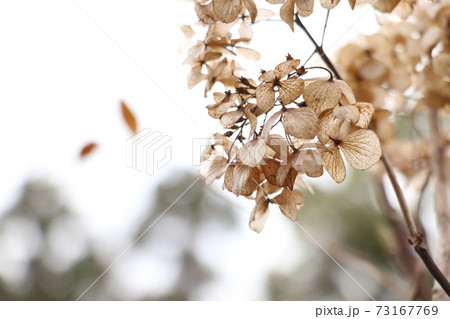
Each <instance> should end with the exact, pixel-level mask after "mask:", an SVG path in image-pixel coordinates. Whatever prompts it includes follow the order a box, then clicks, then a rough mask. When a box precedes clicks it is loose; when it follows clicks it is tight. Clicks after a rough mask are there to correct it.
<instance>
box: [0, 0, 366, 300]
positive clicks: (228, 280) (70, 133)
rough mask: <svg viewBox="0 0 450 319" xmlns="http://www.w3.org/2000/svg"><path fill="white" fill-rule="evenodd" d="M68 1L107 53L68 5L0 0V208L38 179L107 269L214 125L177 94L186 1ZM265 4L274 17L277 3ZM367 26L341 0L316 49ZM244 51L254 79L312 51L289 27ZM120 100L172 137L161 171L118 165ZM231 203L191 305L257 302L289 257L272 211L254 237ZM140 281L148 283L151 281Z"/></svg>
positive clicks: (317, 18) (280, 222)
mask: <svg viewBox="0 0 450 319" xmlns="http://www.w3.org/2000/svg"><path fill="white" fill-rule="evenodd" d="M257 2H258V5H259V4H260V3H262V4H263V5H264V6H268V5H267V4H266V2H265V1H257ZM77 3H78V4H79V6H80V7H81V8H83V9H84V10H85V11H86V12H87V13H88V14H89V15H90V16H91V17H92V19H93V20H95V21H96V23H97V24H98V25H99V26H101V28H102V29H103V30H104V31H105V32H106V33H107V34H108V35H109V36H110V37H111V38H112V39H113V40H114V41H115V42H116V43H117V44H116V43H114V41H113V40H112V39H111V38H109V37H108V35H106V34H105V32H104V31H102V30H101V29H100V27H99V26H98V25H96V24H95V23H94V22H93V21H92V20H91V19H90V18H89V17H88V16H87V15H86V13H85V12H83V10H82V9H81V8H80V7H78V6H77V4H76V3H75V2H73V1H71V0H53V1H48V0H47V1H31V0H30V1H2V2H0V30H1V31H0V45H1V50H0V97H1V99H0V103H1V105H2V106H1V109H2V111H3V112H2V115H1V116H0V145H1V147H2V157H1V163H2V165H0V176H1V182H0V211H4V210H5V209H6V208H7V207H9V206H10V205H11V204H12V203H13V202H14V199H15V198H16V196H17V191H18V190H19V189H20V187H21V185H22V184H23V183H24V181H25V180H26V179H28V178H30V177H38V178H39V177H43V178H49V179H50V180H51V181H53V182H54V183H55V184H56V185H58V186H60V187H61V191H62V192H63V193H64V195H65V196H66V197H67V199H68V201H69V202H70V204H71V206H73V208H74V209H75V211H76V212H77V213H79V214H81V215H82V216H83V218H84V220H85V222H86V227H87V228H88V231H89V233H90V234H91V235H92V236H93V237H95V238H96V239H98V240H99V241H100V242H101V243H102V244H103V246H102V249H101V251H100V252H99V253H103V255H104V257H105V258H106V260H111V261H113V260H114V259H115V258H116V257H117V255H118V253H120V251H121V250H123V249H124V248H125V247H126V246H127V244H128V243H129V242H128V240H129V238H128V237H127V235H128V231H129V226H130V225H132V224H133V223H134V222H135V221H136V220H137V219H139V218H141V216H140V215H139V213H141V212H142V209H143V207H145V205H148V202H149V201H150V200H151V199H149V198H147V195H148V193H149V189H148V187H149V186H148V185H149V184H150V185H151V187H153V186H156V185H157V184H158V183H160V182H163V181H164V179H165V178H168V177H169V176H171V175H170V173H171V172H174V171H176V169H177V168H191V167H192V160H191V159H192V150H191V145H192V138H199V137H207V136H208V135H209V134H210V133H213V132H215V131H217V130H219V129H220V123H219V121H217V120H214V119H211V118H210V117H209V116H208V114H207V112H206V109H205V108H204V106H205V105H206V104H209V103H211V99H208V100H205V99H204V98H203V84H200V85H199V86H197V87H196V88H195V89H194V90H188V89H187V84H186V76H187V73H188V71H189V67H187V66H183V65H182V62H183V60H184V59H185V55H184V54H180V47H181V46H182V45H183V44H184V43H186V40H185V38H184V36H183V34H182V33H181V31H180V30H179V27H180V26H181V25H182V24H192V23H194V22H195V21H197V19H196V16H195V13H194V9H193V4H192V3H190V2H185V1H175V0H163V1H144V0H141V1H137V0H133V1H111V0H108V1H106V0H103V1H87V0H77ZM270 7H271V8H272V10H273V11H274V12H276V13H277V14H278V10H279V6H270ZM315 8H316V10H315V12H314V13H313V15H312V17H309V18H306V19H304V22H305V24H306V25H307V26H309V27H310V29H311V31H312V33H313V35H314V36H315V37H316V40H317V41H320V35H321V32H322V25H323V21H324V19H325V13H326V11H325V10H323V9H322V8H321V7H320V5H319V3H318V2H317V3H316V7H315ZM362 15H363V17H362V18H361V16H362ZM274 19H278V18H277V17H274ZM374 21H375V15H374V12H373V10H372V9H370V8H369V7H362V8H360V9H358V10H355V12H353V13H352V12H351V10H350V9H349V5H348V3H347V1H342V3H341V4H339V5H338V7H337V9H335V10H333V11H332V12H331V15H330V20H329V28H328V31H327V35H326V41H325V48H326V49H327V52H330V53H331V52H333V51H335V49H337V48H338V47H339V45H342V44H344V43H345V42H346V41H347V40H348V39H349V38H350V37H351V36H353V35H354V34H355V31H356V32H364V33H369V32H371V31H373V30H374V26H375V24H374ZM348 29H350V30H349V31H347V30H348ZM335 42H337V43H336V44H335ZM118 45H119V46H120V47H122V48H123V50H124V51H125V52H126V53H124V51H122V50H121V49H120V48H119V46H118ZM251 47H252V48H254V49H257V50H259V51H260V52H261V54H262V58H261V61H259V62H257V63H252V62H247V63H245V65H244V66H245V67H246V68H247V69H248V70H253V72H258V71H259V69H261V68H264V69H271V68H273V67H274V66H275V65H276V64H278V63H279V62H282V60H283V59H284V56H285V55H286V53H288V52H289V53H290V54H291V55H293V56H294V57H296V58H301V59H302V60H304V59H306V58H307V57H308V56H309V54H310V53H311V51H312V46H311V45H310V43H309V41H308V40H307V39H306V37H305V36H304V35H303V34H302V32H301V31H300V30H298V29H297V30H296V32H295V33H294V34H293V33H292V32H291V31H290V29H289V28H288V26H287V25H286V24H285V23H283V22H267V23H260V24H258V25H256V26H255V27H254V41H253V43H252V45H251ZM330 47H331V48H330ZM184 49H186V47H185V48H184ZM130 56H131V57H132V59H134V61H135V62H136V63H135V62H134V61H133V60H132V59H131V58H130ZM315 60H316V61H317V59H315V58H313V59H312V60H311V62H314V61H315ZM137 64H138V65H139V66H138V65H137ZM141 68H142V69H143V70H145V72H146V73H148V75H149V76H148V75H147V74H145V72H144V71H143V70H142V69H141ZM247 74H250V73H247ZM252 74H253V77H254V78H256V77H257V73H252ZM151 78H152V79H153V80H154V81H155V82H156V83H157V84H158V85H159V87H158V85H156V84H155V82H154V81H152V79H151ZM161 88H162V89H161ZM169 96H170V98H169ZM122 99H123V100H125V101H126V102H127V103H128V105H129V106H130V108H131V109H132V110H133V111H134V113H135V115H136V116H137V118H138V121H139V126H140V128H144V127H147V128H150V129H152V130H156V131H160V132H162V133H164V134H167V135H170V136H172V137H173V140H172V158H173V160H172V163H171V164H169V165H167V166H166V167H164V168H163V169H162V170H161V171H160V172H158V173H157V174H156V176H154V177H151V176H148V175H146V174H143V173H140V172H137V171H135V170H133V169H130V168H127V167H126V165H125V158H126V157H125V141H126V139H127V138H129V137H130V136H131V135H130V132H129V131H128V130H127V128H126V127H125V125H124V123H123V120H122V119H121V116H120V109H119V103H120V100H122ZM172 99H173V100H174V101H176V102H177V103H178V105H177V104H176V103H174V102H173V100H172ZM180 107H181V108H183V109H184V110H185V112H187V113H188V114H189V115H190V117H192V119H194V120H195V122H197V123H198V124H200V125H197V124H196V123H195V122H194V121H193V120H192V119H191V118H190V117H189V116H187V115H186V114H185V113H184V112H183V111H182V110H181V109H180ZM89 141H95V142H97V143H99V145H100V148H99V149H97V150H96V151H95V153H94V154H92V156H90V157H89V158H86V160H85V161H82V162H81V161H79V160H78V153H79V151H80V149H81V147H82V146H83V145H84V144H86V143H87V142H89ZM194 169H196V168H194ZM324 180H329V179H328V178H321V181H322V183H323V181H324ZM216 183H217V185H215V187H217V188H219V183H218V182H216ZM224 196H227V198H229V199H230V200H233V199H232V198H233V197H232V196H230V195H227V194H225V193H224ZM111 198H113V199H114V200H111ZM237 203H238V205H240V206H242V207H244V210H246V211H245V212H244V213H242V214H240V216H241V218H242V221H241V222H240V225H241V226H240V229H239V231H236V232H235V233H234V234H233V236H232V237H230V238H227V239H226V240H225V242H223V243H221V245H222V247H221V249H223V251H224V254H215V255H213V256H211V259H210V265H212V266H213V267H214V268H216V270H217V271H221V272H223V278H222V279H221V286H220V289H217V288H216V289H214V288H211V289H210V290H208V291H207V292H205V294H204V295H202V296H199V298H200V299H260V298H264V297H265V296H263V295H261V292H260V290H261V289H260V287H259V286H258V284H257V282H258V279H260V278H261V276H262V274H264V273H265V272H266V271H267V269H271V268H279V267H280V264H282V265H283V266H282V267H289V262H288V261H289V259H291V260H292V259H293V258H296V257H294V256H292V254H291V253H290V251H291V250H292V249H299V248H300V244H299V243H293V242H292V241H291V239H292V234H291V233H290V232H289V231H287V229H289V230H295V231H300V229H298V228H295V227H292V225H290V222H289V221H287V220H285V219H284V218H283V217H282V216H281V214H277V212H275V209H273V212H274V213H273V214H272V215H271V216H270V218H269V220H268V223H267V225H266V228H265V229H264V231H263V232H262V233H261V234H260V235H256V234H254V233H253V232H251V231H250V230H248V229H247V220H248V215H249V213H250V209H251V208H250V206H249V204H250V202H249V201H246V200H245V199H237ZM169 213H170V211H169V212H168V214H169ZM154 227H157V224H156V225H155V226H154ZM150 231H151V230H150ZM290 256H291V257H290ZM123 259H124V260H126V259H127V256H126V255H125V256H124V257H123ZM141 259H142V258H141ZM144 259H145V258H144ZM133 260H134V259H133ZM281 260H282V261H283V262H280V261H281ZM124 265H126V266H124ZM219 265H220V266H219ZM116 266H117V267H119V269H122V270H123V271H127V267H134V268H133V269H134V270H133V272H132V273H133V274H134V277H133V275H132V274H130V277H129V278H130V282H131V283H132V284H133V285H134V286H133V287H136V286H139V285H142V284H143V283H142V282H143V281H144V280H139V278H148V275H147V276H146V275H145V274H146V273H147V272H148V271H147V270H148V269H149V268H151V267H156V269H160V268H161V267H159V268H158V265H156V264H154V261H152V260H151V259H145V260H139V258H137V259H136V264H133V265H130V263H127V262H124V263H123V265H122V266H121V265H120V262H119V263H118V265H116ZM139 266H141V267H139ZM157 271H158V270H157ZM133 278H134V280H133ZM136 278H138V279H136ZM153 280H154V279H153ZM349 280H350V279H349ZM148 282H149V284H150V285H151V284H152V278H149V281H148ZM153 284H154V286H155V287H156V286H157V282H153ZM124 285H125V286H126V283H125V284H124ZM142 289H143V288H142ZM131 290H132V289H130V291H131ZM138 290H139V288H138Z"/></svg>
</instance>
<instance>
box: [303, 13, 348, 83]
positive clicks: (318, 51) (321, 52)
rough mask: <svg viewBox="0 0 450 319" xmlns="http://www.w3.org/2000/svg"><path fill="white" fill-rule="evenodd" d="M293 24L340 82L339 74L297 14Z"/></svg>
mask: <svg viewBox="0 0 450 319" xmlns="http://www.w3.org/2000/svg"><path fill="white" fill-rule="evenodd" d="M295 23H296V24H297V25H298V26H299V27H300V28H301V29H302V30H303V32H305V34H306V36H307V37H308V38H309V40H310V41H311V43H312V44H313V45H314V47H315V48H316V53H318V54H319V55H320V58H321V59H322V60H323V62H325V64H326V65H327V67H328V68H329V69H330V70H331V71H332V72H333V73H334V75H335V77H336V78H338V79H339V80H342V77H341V76H340V74H339V72H338V71H337V70H336V68H335V67H334V65H333V63H332V62H331V60H330V59H329V58H328V56H327V55H326V54H325V52H324V51H323V48H322V46H320V45H318V44H317V42H316V40H314V38H313V37H312V35H311V34H310V33H309V31H308V29H306V27H305V26H304V25H303V23H302V22H301V21H300V18H299V16H298V14H297V13H296V14H295Z"/></svg>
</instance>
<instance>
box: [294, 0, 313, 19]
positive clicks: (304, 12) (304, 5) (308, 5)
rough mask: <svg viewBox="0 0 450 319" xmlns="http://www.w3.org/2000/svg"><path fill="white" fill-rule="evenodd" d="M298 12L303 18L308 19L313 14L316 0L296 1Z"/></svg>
mask: <svg viewBox="0 0 450 319" xmlns="http://www.w3.org/2000/svg"><path fill="white" fill-rule="evenodd" d="M296 3H297V12H298V14H299V15H300V16H301V17H307V16H309V15H311V13H313V9H314V0H296Z"/></svg>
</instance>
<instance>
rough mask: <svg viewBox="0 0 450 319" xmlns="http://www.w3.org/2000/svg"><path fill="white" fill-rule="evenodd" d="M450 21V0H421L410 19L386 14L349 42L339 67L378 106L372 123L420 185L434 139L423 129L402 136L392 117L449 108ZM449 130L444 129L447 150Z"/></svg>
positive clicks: (387, 149)
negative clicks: (365, 33)
mask: <svg viewBox="0 0 450 319" xmlns="http://www.w3.org/2000/svg"><path fill="white" fill-rule="evenodd" d="M449 21H450V1H448V0H444V1H441V2H440V3H435V4H434V3H424V2H418V3H417V5H416V8H415V10H414V11H413V13H412V14H411V15H410V17H409V19H408V20H406V21H399V22H391V21H388V20H386V21H384V20H383V19H382V17H381V18H380V24H381V26H380V29H379V31H378V32H377V33H375V34H373V35H370V36H364V37H361V38H360V39H359V40H358V42H357V43H350V44H347V45H346V46H344V47H343V48H342V49H341V50H340V52H338V55H337V66H338V69H339V72H340V73H341V74H342V76H343V77H344V78H345V79H347V82H348V84H349V85H350V86H351V87H352V89H353V91H354V92H355V95H356V98H357V99H360V100H364V101H369V102H371V103H372V104H373V105H374V106H375V109H376V110H375V115H374V120H373V126H374V129H375V132H376V133H377V135H378V136H379V138H380V140H381V143H382V144H383V149H384V150H385V152H386V153H387V154H388V155H389V158H391V159H392V164H393V165H394V166H395V167H396V168H398V169H399V170H400V171H401V172H402V173H403V174H404V175H405V176H407V177H408V178H409V179H410V180H411V181H412V182H414V184H415V185H417V186H418V187H421V185H423V183H424V182H425V179H426V177H427V176H428V174H429V172H430V158H431V148H430V144H431V143H430V139H429V137H428V134H427V132H426V131H424V130H423V129H420V128H416V130H415V131H414V133H415V134H414V136H412V139H401V138H399V136H398V134H397V133H396V130H395V126H394V123H395V121H392V118H394V119H395V118H397V116H402V117H406V118H409V119H411V121H412V122H413V123H414V122H415V119H416V118H420V117H421V116H422V115H423V114H424V111H425V112H426V111H427V108H429V107H436V108H439V109H441V110H443V111H447V110H448V108H449V106H450V24H449ZM448 133H449V132H445V131H444V132H442V134H443V136H442V139H443V140H444V146H445V149H446V152H447V153H448V151H450V148H448V145H450V135H449V134H448ZM448 161H449V162H450V158H449V159H448ZM448 169H449V170H450V165H448Z"/></svg>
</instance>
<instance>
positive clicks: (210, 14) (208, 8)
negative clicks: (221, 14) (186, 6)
mask: <svg viewBox="0 0 450 319" xmlns="http://www.w3.org/2000/svg"><path fill="white" fill-rule="evenodd" d="M195 13H197V16H198V18H199V19H200V21H201V22H203V23H205V24H212V23H214V22H216V21H217V20H218V19H217V16H216V15H215V13H214V10H213V4H212V3H209V4H206V5H201V4H199V3H196V4H195Z"/></svg>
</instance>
